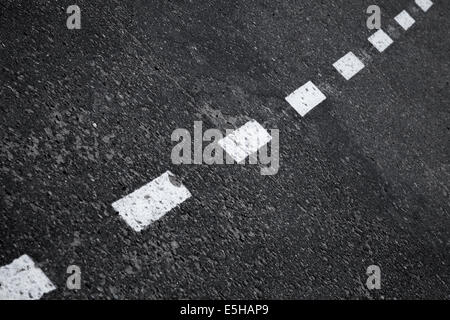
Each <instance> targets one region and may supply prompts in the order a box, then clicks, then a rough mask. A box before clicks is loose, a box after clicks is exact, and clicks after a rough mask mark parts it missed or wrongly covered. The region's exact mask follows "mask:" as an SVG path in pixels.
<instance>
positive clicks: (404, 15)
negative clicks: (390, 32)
mask: <svg viewBox="0 0 450 320" xmlns="http://www.w3.org/2000/svg"><path fill="white" fill-rule="evenodd" d="M394 20H395V21H397V23H398V24H399V25H400V26H401V27H402V28H403V30H405V31H406V30H408V29H409V28H411V27H412V25H413V24H414V23H415V22H416V20H414V18H413V17H411V16H410V15H409V13H408V12H406V11H405V10H403V11H402V12H400V13H399V14H398V15H397V16H396V17H395V18H394Z"/></svg>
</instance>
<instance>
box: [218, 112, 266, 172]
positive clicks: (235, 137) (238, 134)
mask: <svg viewBox="0 0 450 320" xmlns="http://www.w3.org/2000/svg"><path fill="white" fill-rule="evenodd" d="M270 140H272V136H271V135H270V134H269V133H268V132H267V131H266V129H264V128H263V127H262V126H261V125H260V124H259V123H258V122H257V121H256V120H251V121H249V122H247V123H246V124H244V125H243V126H242V127H240V128H238V129H237V130H235V131H234V132H233V133H231V134H229V135H227V136H226V137H225V138H223V139H220V140H219V142H218V144H219V145H220V146H221V147H222V149H223V150H225V152H226V153H228V154H229V155H230V156H231V157H232V158H233V159H234V160H235V161H236V162H237V163H240V162H242V161H243V160H245V158H247V157H248V156H249V155H251V154H253V153H255V152H256V151H258V149H260V148H261V147H262V146H264V145H265V144H267V143H268V142H269V141H270Z"/></svg>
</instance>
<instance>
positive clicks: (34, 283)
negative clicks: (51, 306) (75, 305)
mask: <svg viewBox="0 0 450 320" xmlns="http://www.w3.org/2000/svg"><path fill="white" fill-rule="evenodd" d="M55 289H56V287H55V286H54V285H53V283H52V282H51V281H50V280H49V279H48V278H47V276H46V275H45V274H44V272H43V271H42V270H41V269H40V268H37V267H36V266H35V264H34V262H33V260H32V259H31V258H30V257H29V256H27V255H26V254H24V255H23V256H20V257H19V258H17V259H15V260H14V261H13V262H11V263H10V264H8V265H6V266H3V267H1V268H0V300H39V299H40V298H41V297H42V296H43V295H44V294H45V293H48V292H50V291H53V290H55Z"/></svg>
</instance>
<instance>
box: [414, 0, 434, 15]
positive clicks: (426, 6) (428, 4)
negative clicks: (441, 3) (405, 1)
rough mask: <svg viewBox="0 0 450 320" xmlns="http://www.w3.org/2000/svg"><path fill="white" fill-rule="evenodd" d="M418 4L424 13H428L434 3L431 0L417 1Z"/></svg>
mask: <svg viewBox="0 0 450 320" xmlns="http://www.w3.org/2000/svg"><path fill="white" fill-rule="evenodd" d="M416 4H417V5H418V6H419V7H420V9H422V11H423V12H427V11H428V9H430V8H431V6H432V5H433V2H432V1H431V0H416Z"/></svg>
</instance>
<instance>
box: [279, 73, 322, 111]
mask: <svg viewBox="0 0 450 320" xmlns="http://www.w3.org/2000/svg"><path fill="white" fill-rule="evenodd" d="M326 98H327V97H325V95H324V94H323V93H322V91H320V90H319V88H317V87H316V86H315V85H314V83H312V82H311V81H309V82H307V83H306V84H304V85H303V86H301V87H300V88H298V89H297V90H295V91H294V92H292V93H291V94H290V95H288V96H287V97H286V98H285V99H286V101H287V102H289V104H290V105H291V106H292V107H293V108H294V109H295V111H297V112H298V113H299V114H300V115H301V116H302V117H304V116H305V115H306V114H307V113H308V112H309V111H311V110H312V109H313V108H314V107H316V106H317V105H319V104H320V103H322V102H323V101H324V100H326Z"/></svg>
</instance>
